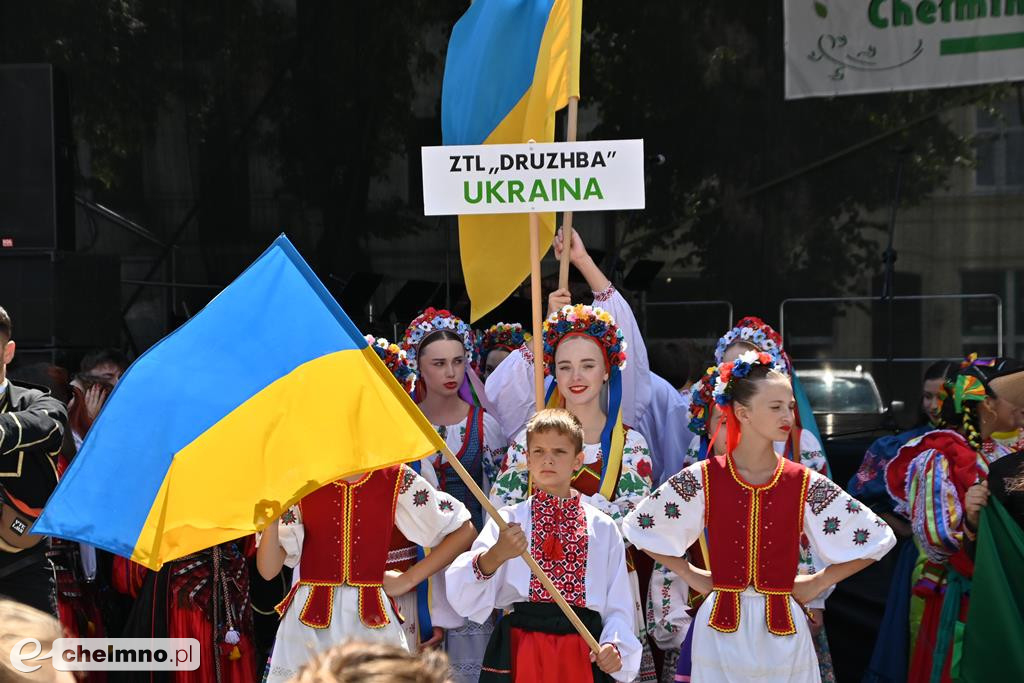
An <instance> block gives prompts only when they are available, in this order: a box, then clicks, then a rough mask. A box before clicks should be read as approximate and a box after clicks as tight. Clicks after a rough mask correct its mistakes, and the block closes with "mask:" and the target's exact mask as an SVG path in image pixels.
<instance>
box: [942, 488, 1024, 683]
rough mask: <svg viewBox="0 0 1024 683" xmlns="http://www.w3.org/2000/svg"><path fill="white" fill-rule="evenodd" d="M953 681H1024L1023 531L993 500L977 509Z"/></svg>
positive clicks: (997, 502) (993, 498) (990, 499)
mask: <svg viewBox="0 0 1024 683" xmlns="http://www.w3.org/2000/svg"><path fill="white" fill-rule="evenodd" d="M974 562H975V568H974V582H973V584H974V585H973V588H972V590H971V606H970V609H969V611H968V613H967V628H966V630H965V634H964V644H963V658H962V661H961V663H960V677H959V679H958V680H961V681H970V682H975V681H976V682H978V683H981V682H982V681H984V682H986V683H987V682H989V681H1020V680H1024V648H1022V647H1021V643H1024V530H1022V529H1021V528H1020V526H1018V525H1017V523H1016V522H1014V520H1013V518H1012V517H1010V515H1009V513H1008V512H1007V511H1006V508H1004V507H1003V506H1002V505H1001V504H1000V503H999V501H998V500H996V498H995V497H992V498H989V501H988V506H986V507H985V508H984V509H982V512H981V524H980V528H979V530H978V543H977V551H976V552H975V556H974Z"/></svg>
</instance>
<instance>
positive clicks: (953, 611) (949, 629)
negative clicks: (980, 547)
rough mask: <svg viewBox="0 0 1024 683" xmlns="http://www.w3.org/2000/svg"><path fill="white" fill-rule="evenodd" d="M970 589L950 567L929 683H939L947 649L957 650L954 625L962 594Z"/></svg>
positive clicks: (966, 582) (969, 583)
mask: <svg viewBox="0 0 1024 683" xmlns="http://www.w3.org/2000/svg"><path fill="white" fill-rule="evenodd" d="M970 587H971V582H970V580H968V579H966V578H964V576H963V574H961V573H960V572H958V571H956V570H955V569H953V567H952V566H950V567H949V571H948V573H947V574H946V594H945V596H943V598H942V611H941V612H940V613H939V629H938V631H937V632H936V635H935V654H934V655H933V656H932V675H931V678H930V679H929V680H930V681H931V683H939V682H940V681H941V680H942V669H943V667H944V666H945V665H946V655H948V654H949V649H950V648H951V647H952V648H954V650H956V649H959V644H958V643H955V642H954V640H955V639H956V633H957V628H956V625H957V622H958V621H959V619H960V606H961V604H962V603H963V597H964V593H966V592H967V590H969V589H970Z"/></svg>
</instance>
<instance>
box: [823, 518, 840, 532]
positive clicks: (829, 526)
mask: <svg viewBox="0 0 1024 683" xmlns="http://www.w3.org/2000/svg"><path fill="white" fill-rule="evenodd" d="M822 531H824V532H825V533H826V534H829V535H832V534H835V533H838V532H839V518H838V517H827V518H826V519H825V525H824V526H823V527H822Z"/></svg>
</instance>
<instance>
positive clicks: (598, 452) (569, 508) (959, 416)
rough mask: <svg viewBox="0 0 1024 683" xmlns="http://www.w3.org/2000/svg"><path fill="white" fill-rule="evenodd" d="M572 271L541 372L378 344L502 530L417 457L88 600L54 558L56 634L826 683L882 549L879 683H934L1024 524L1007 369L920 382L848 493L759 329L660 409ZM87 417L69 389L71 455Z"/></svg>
mask: <svg viewBox="0 0 1024 683" xmlns="http://www.w3.org/2000/svg"><path fill="white" fill-rule="evenodd" d="M554 246H555V252H556V255H560V253H561V250H562V242H561V236H560V235H559V236H556V239H555V245H554ZM570 251H571V253H570V258H571V261H572V264H573V265H574V267H575V268H576V269H577V270H578V271H579V272H580V273H581V274H582V276H583V277H584V278H585V279H586V282H587V284H588V285H589V288H590V289H591V290H592V292H593V302H592V303H589V304H582V303H573V302H572V301H571V300H570V294H569V292H568V291H566V290H557V291H554V292H552V293H551V294H550V296H549V315H548V317H547V320H546V321H545V323H544V328H543V354H544V355H543V357H542V358H535V357H534V354H533V353H532V351H531V348H532V347H531V346H530V344H529V341H530V340H529V335H527V334H525V333H524V331H523V329H522V327H521V326H520V325H518V324H504V323H502V324H498V325H496V326H494V327H492V328H490V329H488V330H486V331H484V332H482V333H474V331H472V330H471V329H470V327H469V325H467V324H466V323H465V322H464V321H462V320H460V319H459V318H457V317H455V316H454V315H452V314H451V313H449V312H448V311H444V310H435V309H432V308H431V309H428V310H426V311H425V312H424V313H423V314H422V315H420V316H419V317H417V318H416V319H415V320H413V321H412V322H411V324H410V325H409V326H408V329H407V330H406V332H405V334H404V337H403V338H402V339H400V340H396V341H395V342H394V343H390V342H388V341H387V340H384V339H374V338H369V342H370V344H371V345H372V346H373V348H374V349H375V350H376V351H377V353H378V355H379V356H380V357H381V359H382V360H383V361H384V362H385V364H386V365H387V367H388V368H389V369H390V370H391V372H392V373H393V374H394V376H395V378H396V379H397V380H398V381H399V382H400V383H401V384H402V385H403V386H404V387H405V388H406V389H407V390H408V391H409V392H410V394H411V395H412V396H413V398H414V400H415V401H416V403H417V404H418V405H419V407H420V409H421V410H422V411H423V414H424V415H425V416H426V417H427V419H428V420H429V421H430V423H431V424H432V425H433V426H434V427H435V429H436V430H437V432H438V434H439V435H440V436H441V437H442V438H443V439H444V440H445V442H446V443H447V445H448V447H449V449H450V450H451V452H452V453H454V454H455V455H456V457H458V459H459V460H460V461H461V463H462V465H463V466H464V467H465V469H466V470H468V472H469V473H470V475H471V476H472V478H473V479H474V480H475V481H476V483H477V485H478V486H479V487H480V488H481V489H482V490H483V491H485V492H487V493H488V494H489V497H490V500H491V501H492V502H493V503H494V505H495V506H496V507H498V508H500V514H501V516H502V517H503V519H504V520H505V521H506V522H507V523H508V525H507V528H501V529H499V525H498V524H497V523H496V522H495V521H494V520H493V519H491V518H489V516H488V515H487V513H486V511H485V510H484V508H483V506H482V505H481V503H480V502H479V501H478V500H477V499H476V498H475V497H474V496H473V495H472V494H471V493H470V490H469V488H468V487H467V486H466V485H465V484H464V483H463V480H462V479H460V478H459V476H458V475H457V474H456V473H455V471H454V470H453V468H452V467H451V465H450V464H449V463H448V462H447V461H446V460H445V458H444V457H442V456H441V454H435V455H434V456H432V457H429V458H426V459H424V460H423V461H421V462H415V463H411V464H409V465H402V466H399V467H392V468H387V469H383V470H377V471H374V472H371V473H368V474H365V475H360V476H355V477H351V478H348V479H344V480H339V481H336V482H333V483H331V484H329V485H327V486H324V487H323V488H321V489H319V490H317V491H316V492H314V493H312V494H310V495H308V496H307V497H305V498H304V499H302V500H301V501H300V502H299V503H298V504H297V505H296V506H294V507H293V508H291V509H289V510H287V511H286V512H284V513H283V514H282V515H281V517H280V518H279V520H277V522H276V523H272V524H271V525H270V526H269V527H268V528H267V529H266V531H265V532H263V533H262V534H261V535H260V536H259V537H257V538H250V539H243V540H240V541H238V542H234V543H227V544H224V545H221V546H217V547H215V548H210V549H208V550H205V551H203V552H200V553H196V554H194V555H191V556H189V557H185V558H181V559H179V560H175V561H174V562H171V563H169V564H167V565H165V566H164V567H163V569H161V570H160V571H159V572H149V571H146V570H144V569H142V568H141V567H139V566H137V565H134V564H132V563H131V562H129V561H127V560H124V559H122V558H113V561H112V562H109V563H107V565H109V566H105V567H104V566H103V565H104V563H103V562H102V561H101V562H100V563H99V564H100V565H101V568H100V570H99V574H100V575H101V577H102V576H105V577H106V578H107V579H108V583H107V584H105V585H106V586H109V588H104V591H106V593H104V594H103V595H100V593H101V591H100V590H98V589H96V588H95V586H96V581H95V577H96V575H97V560H96V552H95V551H94V550H92V549H91V548H88V547H87V546H80V545H79V544H71V543H63V542H55V543H54V547H53V550H52V551H51V554H52V557H53V561H54V563H55V564H56V566H57V568H58V573H57V576H58V582H57V598H58V603H59V608H60V616H61V618H62V621H63V622H64V624H65V626H66V628H67V629H68V630H69V631H70V632H71V634H72V635H83V636H84V635H97V636H98V635H118V634H121V635H137V636H142V635H163V636H169V637H175V636H182V637H183V636H189V637H197V638H199V639H200V641H201V643H202V647H203V654H202V657H203V662H204V666H203V667H202V669H201V670H199V671H195V672H176V673H174V675H173V677H174V678H175V679H176V680H181V681H253V680H258V679H259V678H260V676H263V677H264V679H265V680H269V681H275V682H277V681H287V680H290V679H292V678H293V677H295V676H297V675H298V674H299V672H300V670H301V669H302V667H303V666H304V665H305V664H306V663H307V662H309V661H310V660H312V659H315V658H316V657H317V656H318V654H319V653H322V652H323V651H325V650H326V649H328V648H330V647H331V646H332V645H335V644H337V643H339V642H342V641H344V640H346V639H358V640H362V641H372V642H380V643H391V644H397V645H400V646H401V647H404V648H407V649H409V650H410V651H412V652H416V651H417V650H420V649H425V648H443V649H444V650H445V651H446V652H447V654H448V657H449V658H450V662H451V678H452V680H454V681H457V682H459V683H462V682H469V681H478V680H480V681H511V680H515V681H559V682H560V683H564V682H566V681H584V680H595V681H597V680H602V681H603V680H612V679H614V680H616V681H624V682H625V681H656V680H659V679H660V680H662V681H672V680H676V681H687V680H694V681H750V680H758V681H783V680H785V681H818V680H825V681H828V680H834V674H833V672H832V667H831V659H830V655H829V648H828V640H827V639H826V637H825V624H826V619H825V599H826V598H827V597H828V595H829V594H830V592H831V590H832V589H833V587H834V586H835V584H836V583H838V582H839V581H842V580H843V579H844V578H846V577H848V576H850V575H852V574H853V573H855V572H857V571H859V570H861V569H863V568H864V567H866V566H867V565H869V564H870V563H872V562H873V561H877V560H879V559H880V558H882V557H883V556H884V555H885V554H886V553H888V552H890V551H891V550H892V549H893V548H894V547H897V539H899V544H898V547H899V550H898V551H896V552H898V553H899V562H898V568H897V572H896V576H895V577H894V579H893V584H892V588H891V590H890V594H889V599H888V602H887V605H886V614H885V618H884V620H883V629H882V632H881V633H880V635H879V638H878V643H877V644H876V647H875V650H874V652H873V654H872V658H871V665H870V674H869V675H872V676H875V677H876V678H875V680H911V681H939V680H942V681H945V680H951V679H950V673H949V668H950V659H951V657H952V653H953V651H954V649H955V640H956V637H957V629H956V628H955V627H956V623H957V620H958V618H959V619H962V618H963V617H964V615H965V614H966V609H967V605H968V600H969V595H970V578H971V572H972V550H973V547H972V539H973V538H974V535H975V532H976V530H977V524H978V515H979V511H980V509H981V507H983V506H984V505H985V504H986V501H987V499H988V496H989V493H990V492H992V493H995V494H996V495H998V496H999V497H1000V498H1002V499H1003V500H1004V502H1005V503H1006V505H1007V507H1008V509H1010V510H1011V512H1012V513H1013V514H1015V515H1016V519H1017V521H1018V522H1020V521H1021V512H1022V509H1024V502H1022V496H1024V492H1022V490H1024V486H1022V475H1024V470H1022V467H1021V466H1022V463H1024V460H1022V459H1021V456H1020V455H1019V454H1018V453H1016V451H1017V449H1018V446H1019V444H1018V443H1017V441H1018V439H1019V434H1020V427H1021V415H1022V410H1021V408H1022V407H1024V390H1022V387H1021V384H1022V381H1024V373H1021V372H1019V370H1020V369H1021V367H1020V366H1019V365H1018V364H1017V363H1016V362H1015V361H1012V360H1009V359H995V360H989V361H979V360H977V359H976V358H969V359H968V360H967V361H965V362H964V363H963V364H953V363H942V364H938V365H936V366H934V367H932V368H930V369H929V370H928V372H927V373H926V375H925V377H924V385H923V400H922V406H921V408H922V416H923V420H922V423H921V424H920V426H918V427H916V428H915V429H913V430H911V431H909V432H905V433H902V434H898V435H895V436H888V437H885V438H883V439H880V440H879V441H878V442H876V443H875V444H874V445H872V447H871V448H870V450H869V451H868V452H867V454H866V455H865V458H864V462H863V464H862V466H861V468H860V469H859V471H858V472H857V473H856V475H855V476H854V478H853V479H852V480H851V481H850V482H849V484H848V486H847V487H846V490H844V489H843V488H842V487H841V486H840V485H839V484H838V483H836V482H833V481H832V480H831V478H830V476H831V474H830V470H829V466H828V462H827V460H826V458H825V453H824V450H823V448H822V445H821V443H819V442H818V440H817V438H816V437H815V435H814V430H812V429H805V428H803V427H804V426H806V425H808V424H809V423H808V422H807V420H810V419H813V417H812V416H810V415H809V414H807V411H806V410H805V411H803V413H804V414H801V411H799V410H797V409H796V406H797V404H798V400H797V399H798V398H799V390H798V387H797V386H796V384H795V376H794V374H793V366H792V364H791V362H790V360H789V357H788V356H787V355H786V353H785V351H784V349H783V348H782V343H781V338H780V337H779V335H778V334H777V333H776V332H775V331H774V330H773V329H772V328H771V327H770V326H768V325H767V324H765V323H764V322H762V321H761V320H759V319H757V318H744V319H743V320H741V321H740V322H739V323H738V324H737V326H736V327H735V328H734V329H732V330H729V331H728V332H727V333H726V334H725V335H724V336H723V337H722V338H721V340H720V342H719V344H718V345H717V348H716V349H715V353H714V363H713V364H712V363H711V362H710V360H711V359H709V365H711V367H709V369H708V370H707V372H706V373H705V374H704V376H703V377H702V378H701V379H700V380H699V381H697V382H695V383H694V384H693V386H692V387H684V386H674V385H673V384H671V383H669V382H668V381H666V380H665V379H663V378H662V377H659V376H657V375H655V374H654V373H652V371H651V369H650V367H649V363H648V356H647V350H646V348H645V344H644V340H643V339H642V338H641V335H640V331H639V327H638V325H637V321H636V319H635V317H634V314H633V311H632V310H631V308H630V306H629V305H628V303H627V302H626V300H625V299H624V298H623V297H622V295H621V294H620V293H619V292H618V291H617V290H616V289H615V287H614V286H613V285H612V283H611V282H610V281H609V280H608V279H607V278H606V277H605V275H604V274H603V273H602V272H601V271H600V269H599V268H598V267H597V265H595V263H594V261H593V260H592V259H591V258H590V256H589V255H588V253H587V251H586V248H585V246H584V244H583V242H582V241H581V240H580V239H579V237H578V235H574V238H573V241H572V245H571V249H570ZM535 363H541V364H542V365H543V366H544V369H545V372H546V375H547V384H546V390H547V391H546V400H547V408H545V409H544V410H542V411H540V412H536V411H535V403H534V401H535V398H534V370H533V368H534V364H535ZM115 379H116V378H115ZM795 390H796V395H795V394H794V391H795ZM88 406H89V401H88V396H87V395H86V394H85V393H83V391H82V390H81V389H79V390H78V393H76V394H75V397H74V400H73V401H72V403H71V425H72V427H73V430H74V433H75V438H76V439H80V438H81V437H82V436H83V435H84V432H85V431H86V430H87V429H88V418H89V410H87V407H88ZM93 416H94V415H93ZM986 482H987V483H986ZM524 551H529V553H530V554H531V555H532V556H533V558H535V559H536V561H537V562H538V563H539V565H540V566H541V568H543V569H544V571H545V572H546V573H547V574H548V576H549V577H550V578H551V579H552V581H553V582H554V584H555V586H557V588H558V589H559V591H560V592H561V593H562V595H563V596H564V597H565V600H566V601H567V602H568V604H569V605H570V606H571V608H572V609H573V610H574V611H575V612H576V614H577V615H578V616H579V618H580V619H581V620H582V622H583V623H584V624H585V625H586V627H587V628H588V629H589V630H590V632H591V634H592V635H593V636H594V637H595V639H596V640H597V642H598V643H599V645H600V647H599V648H598V651H597V652H592V651H591V649H590V648H589V647H588V646H587V644H586V643H585V641H584V640H583V639H582V638H580V637H579V636H578V635H576V631H575V629H574V627H573V625H572V624H571V623H570V621H569V620H568V619H567V618H566V617H565V616H564V615H563V613H562V612H561V610H560V609H559V608H558V607H557V606H556V605H555V604H554V603H553V601H552V597H551V595H550V594H549V593H548V591H547V590H546V589H545V588H544V586H543V585H542V584H541V583H540V582H539V581H538V580H537V578H536V577H534V576H533V575H532V574H531V572H530V570H529V568H528V566H527V564H526V562H525V561H524V560H523V559H522V558H521V557H519V555H520V554H521V553H522V552H524ZM101 555H102V553H101ZM911 585H912V586H913V590H912V591H911V590H908V589H907V587H909V586H911ZM111 592H113V593H115V594H117V595H123V596H125V600H126V603H125V604H126V605H129V606H130V607H129V612H128V614H127V617H126V618H125V619H124V620H123V622H124V623H119V624H116V631H115V630H113V629H115V624H113V623H109V622H110V620H109V619H108V618H107V617H105V615H104V614H103V611H104V610H101V609H99V607H98V606H99V605H101V604H106V603H108V602H109V597H110V596H109V595H107V593H111ZM951 601H954V602H958V603H959V604H956V605H955V608H956V609H955V610H953V611H954V612H955V614H954V617H956V618H953V619H948V618H946V619H944V618H941V617H942V615H943V605H947V607H946V613H948V612H949V611H950V608H949V604H950V602H951ZM266 627H269V629H270V635H268V636H261V635H260V632H261V631H262V630H264V628H266ZM267 653H269V657H268V658H267ZM164 675H168V674H164ZM90 676H91V677H94V676H95V674H90ZM156 676H157V674H153V677H156ZM109 677H110V678H114V676H113V674H110V676H109ZM96 679H97V680H99V678H98V677H97V678H96Z"/></svg>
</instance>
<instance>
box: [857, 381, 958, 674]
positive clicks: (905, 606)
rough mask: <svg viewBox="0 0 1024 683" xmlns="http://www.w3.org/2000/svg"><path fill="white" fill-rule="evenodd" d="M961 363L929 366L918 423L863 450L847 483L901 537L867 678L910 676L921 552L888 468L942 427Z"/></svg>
mask: <svg viewBox="0 0 1024 683" xmlns="http://www.w3.org/2000/svg"><path fill="white" fill-rule="evenodd" d="M958 367H959V366H958V365H957V364H956V363H952V362H950V361H939V362H937V363H933V364H932V365H930V366H929V367H928V369H927V370H925V373H924V379H923V383H922V386H921V404H920V413H919V417H918V424H917V426H915V427H914V428H913V429H910V430H907V431H905V432H901V433H899V434H892V435H889V436H883V437H882V438H880V439H878V440H876V441H875V442H874V443H872V444H871V446H870V447H869V448H868V450H867V452H866V453H865V454H864V460H863V462H861V465H860V469H858V470H857V473H856V474H854V475H853V477H851V478H850V483H849V484H848V485H847V487H846V490H847V491H849V492H850V495H852V496H855V497H856V498H857V499H858V500H860V501H861V502H863V503H864V504H865V505H867V506H868V507H870V508H871V509H872V510H874V511H875V513H877V514H878V516H879V517H881V518H882V519H884V520H885V521H886V522H888V523H889V526H891V527H892V529H893V531H894V532H896V536H897V538H898V539H899V541H900V543H899V546H898V550H897V555H898V558H897V560H896V564H895V566H894V567H893V573H892V580H891V581H890V583H889V592H888V596H887V598H886V601H885V613H884V614H883V615H882V621H881V623H880V625H879V629H878V637H877V638H876V639H875V646H874V649H873V650H872V654H871V661H870V663H869V664H868V668H867V671H866V673H865V678H864V680H865V681H880V682H881V681H885V682H891V683H897V682H899V681H905V680H906V678H907V662H908V661H910V652H911V650H912V649H913V643H912V641H911V640H910V633H911V632H912V631H913V632H916V631H917V627H918V625H919V624H920V620H921V608H922V606H921V604H920V600H913V601H912V600H911V595H910V593H909V592H908V591H907V586H909V585H912V584H913V583H914V578H913V577H914V573H915V568H917V567H918V565H919V564H920V563H919V555H920V553H919V552H918V549H917V546H916V545H915V544H914V543H913V541H912V540H911V537H912V536H913V532H912V531H911V528H910V521H909V520H908V519H907V518H906V517H905V516H904V515H902V514H900V513H898V512H896V511H895V507H896V501H894V500H893V498H892V497H891V496H890V495H889V491H888V490H887V489H886V487H885V466H886V465H887V464H888V463H889V462H890V461H891V460H892V459H893V458H895V457H896V453H897V452H898V451H899V449H900V448H902V447H903V446H904V445H905V444H907V443H908V442H909V441H911V440H913V439H917V438H920V437H922V436H924V435H925V434H927V433H928V432H930V431H932V430H933V429H937V428H939V427H940V426H941V425H942V416H941V408H942V400H941V396H943V395H944V389H943V386H944V384H945V383H946V382H947V381H951V380H952V379H953V378H954V377H955V376H956V372H957V369H958Z"/></svg>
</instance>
